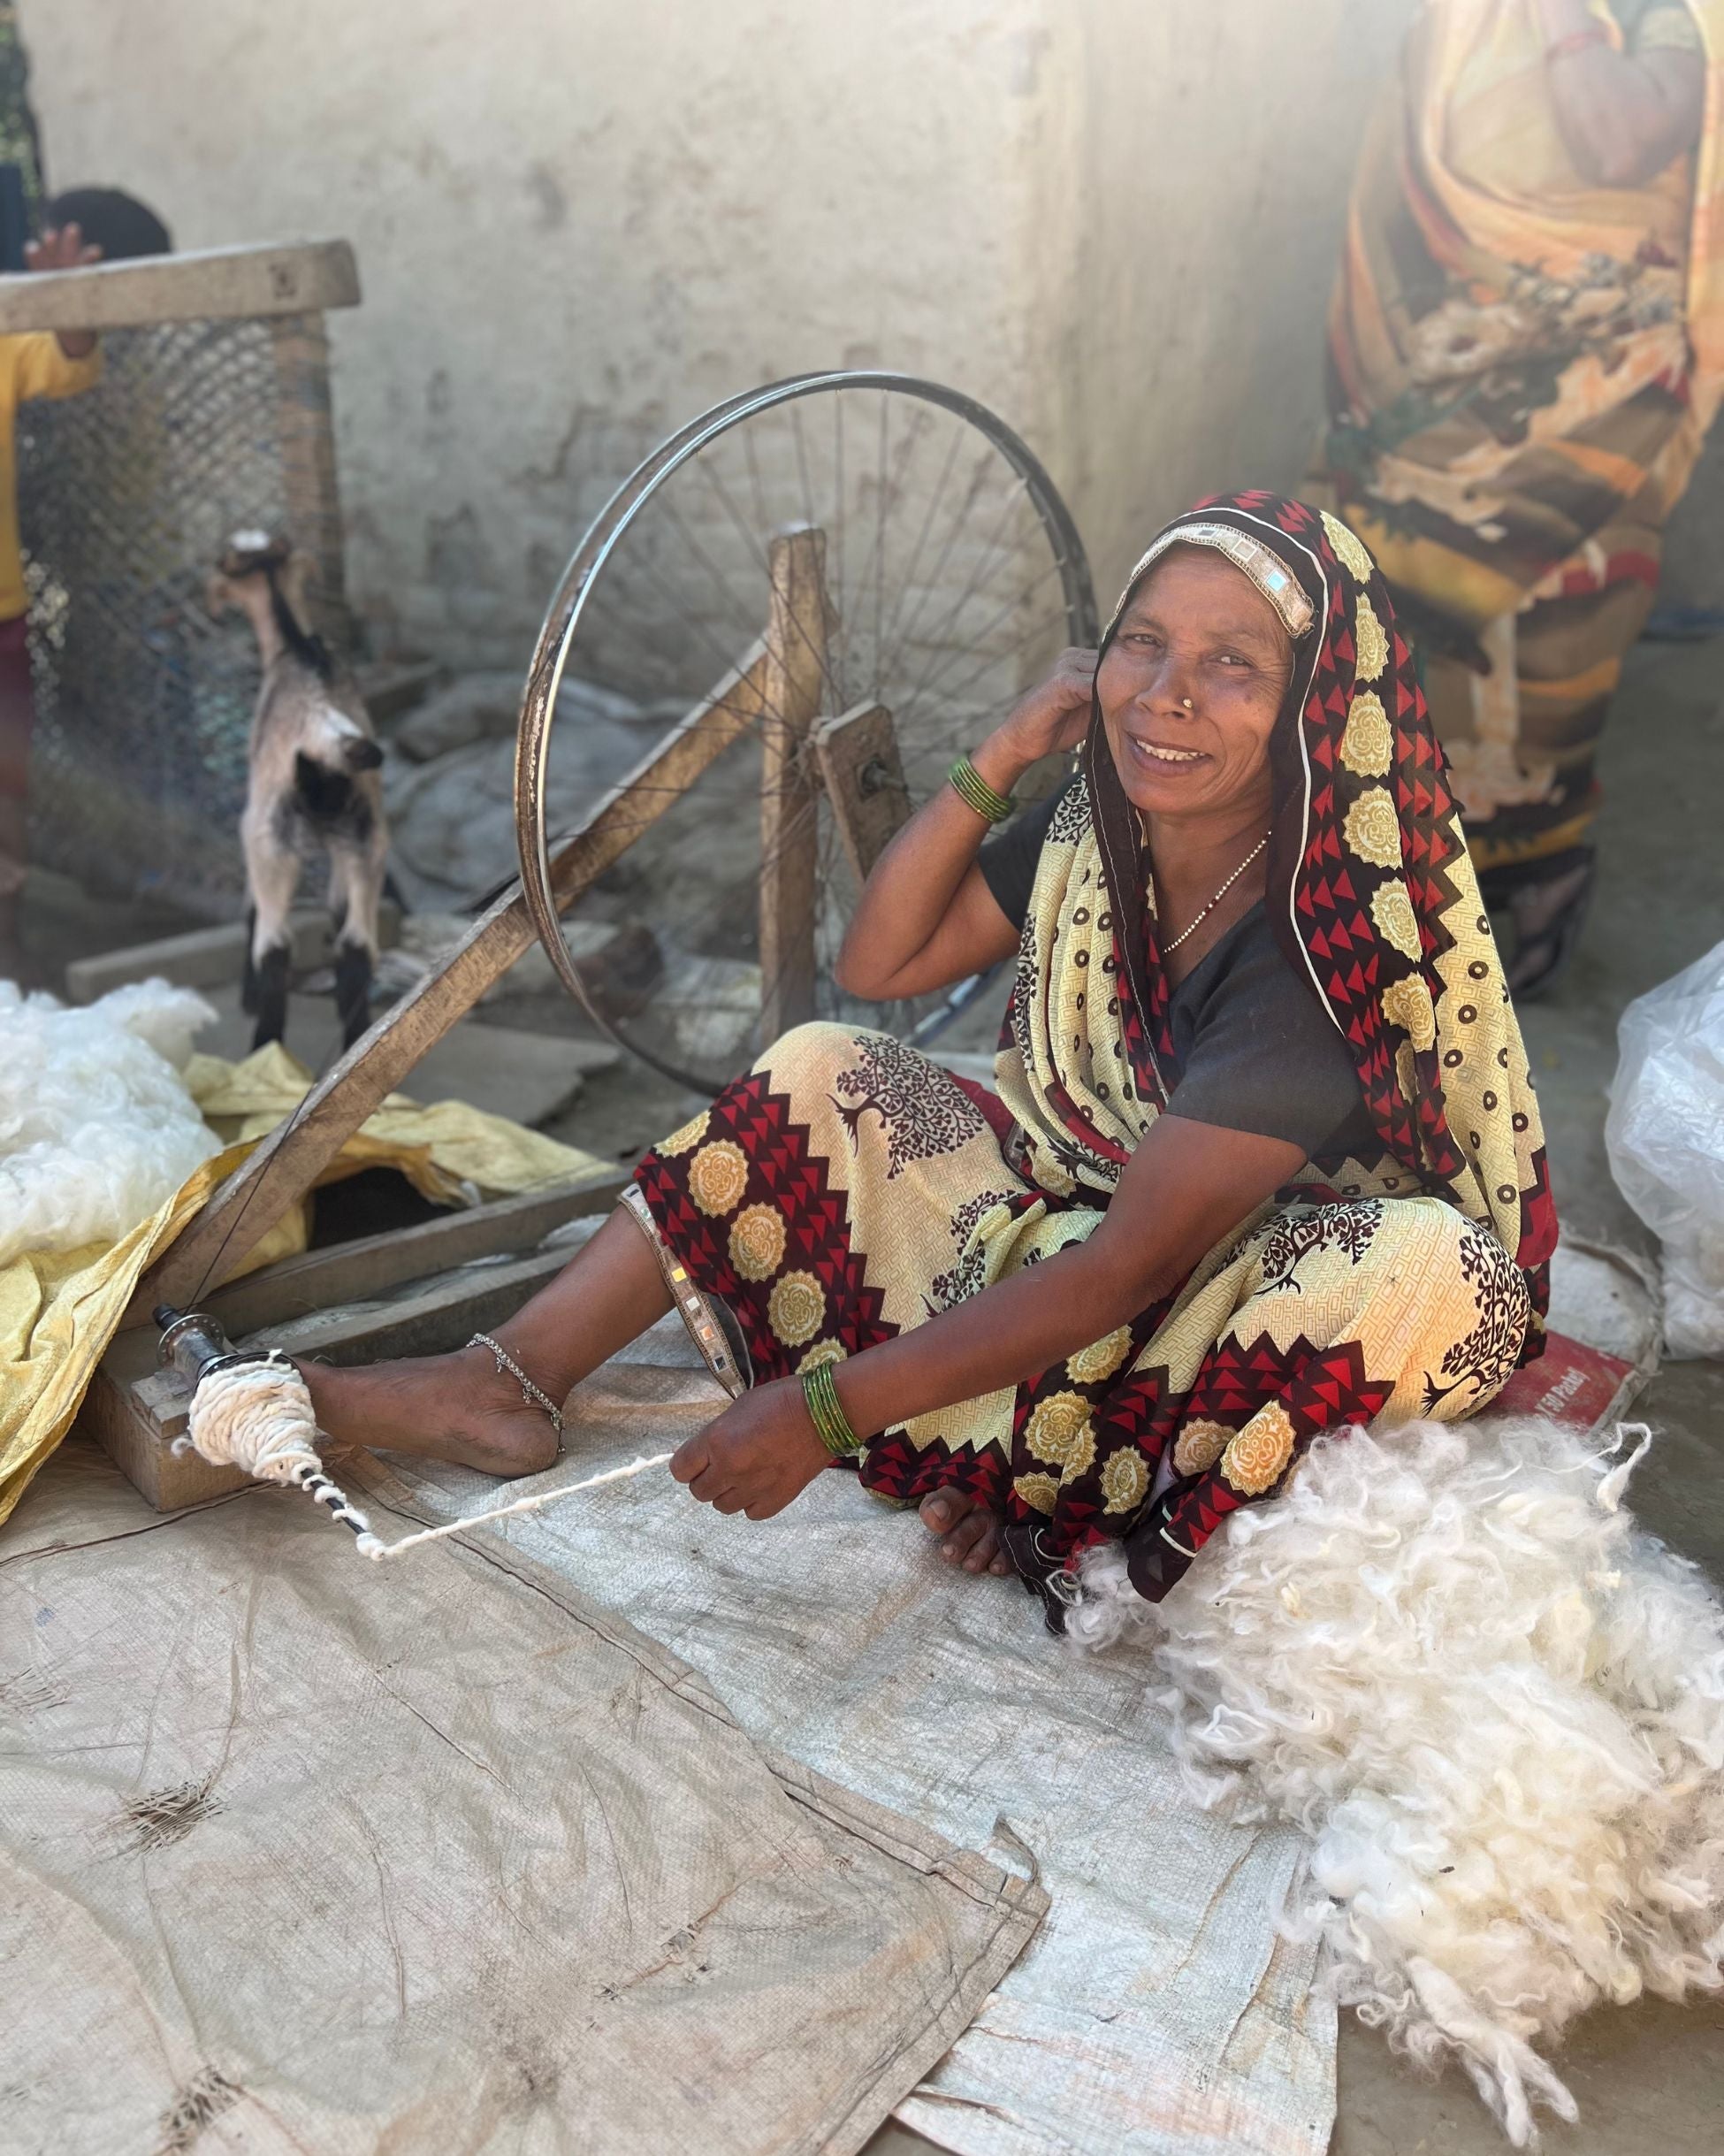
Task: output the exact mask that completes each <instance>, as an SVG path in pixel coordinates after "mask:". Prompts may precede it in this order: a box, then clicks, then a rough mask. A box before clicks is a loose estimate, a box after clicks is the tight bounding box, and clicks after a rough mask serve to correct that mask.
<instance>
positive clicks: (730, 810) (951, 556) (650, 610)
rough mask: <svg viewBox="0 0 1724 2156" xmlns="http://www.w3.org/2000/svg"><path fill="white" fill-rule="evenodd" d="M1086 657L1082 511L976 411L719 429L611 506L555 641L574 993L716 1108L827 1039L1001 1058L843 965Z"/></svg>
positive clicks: (822, 382) (907, 395)
mask: <svg viewBox="0 0 1724 2156" xmlns="http://www.w3.org/2000/svg"><path fill="white" fill-rule="evenodd" d="M1096 633H1097V631H1096V616H1095V599H1094V595H1093V593H1092V591H1091V586H1090V579H1089V570H1088V564H1087V562H1086V560H1085V557H1084V552H1083V547H1082V545H1081V542H1080V541H1079V538H1078V534H1077V531H1076V529H1075V527H1074V526H1073V524H1072V519H1071V516H1070V515H1069V513H1068V512H1067V510H1066V508H1065V506H1064V502H1062V501H1061V500H1060V498H1059V496H1058V494H1057V493H1056V492H1055V489H1054V486H1053V484H1052V482H1051V481H1050V480H1049V477H1048V475H1047V473H1046V472H1045V471H1044V470H1042V468H1041V464H1040V463H1038V462H1037V460H1036V459H1035V457H1034V455H1032V454H1031V453H1030V451H1029V450H1028V448H1027V447H1026V446H1025V444H1024V443H1023V442H1022V441H1020V440H1018V437H1017V435H1015V434H1014V433H1013V432H1011V429H1010V428H1008V427H1007V426H1005V425H1004V424H1003V423H1002V422H1001V421H1000V420H999V419H997V418H996V417H995V416H994V415H993V414H992V413H991V412H989V411H988V409H986V408H985V407H984V406H982V405H980V404H978V403H977V402H976V401H974V400H973V399H972V398H969V397H966V396H964V395H961V394H959V393H958V392H957V391H956V390H951V389H947V388H943V387H942V386H939V385H938V384H935V383H932V382H925V381H919V380H917V379H915V378H912V377H911V376H908V375H901V374H892V373H882V372H873V371H842V372H832V373H819V374H808V375H800V376H796V377H794V378H791V379H790V380H787V381H782V382H777V383H774V384H771V385H769V386H767V387H765V388H762V389H759V390H755V391H752V392H751V393H749V394H746V395H744V396H738V397H734V398H731V399H729V401H727V402H725V403H722V404H719V405H715V406H714V407H713V409H712V410H710V411H708V412H706V413H704V414H703V415H702V416H701V417H699V418H698V419H696V420H694V421H692V422H691V423H690V424H689V425H687V426H685V427H684V428H683V430H682V431H681V432H679V433H676V434H675V435H673V436H672V437H671V438H670V439H669V440H667V441H666V442H665V443H664V444H663V445H662V446H661V447H660V448H659V449H657V450H656V451H655V452H654V453H653V454H652V455H651V456H649V457H647V458H646V459H645V462H644V463H641V464H640V465H639V466H637V469H636V470H634V471H633V472H632V473H630V475H629V478H627V479H626V480H624V482H623V483H622V485H621V486H619V487H618V488H617V490H616V492H615V493H614V494H613V496H612V497H611V499H610V501H608V502H607V503H606V506H605V508H604V509H603V510H602V511H601V512H600V513H599V516H598V517H597V518H596V519H595V520H594V522H593V524H592V525H591V529H590V530H589V531H588V532H587V534H586V536H585V537H584V539H583V540H582V541H581V544H580V546H579V547H577V548H576V552H575V555H574V558H573V560H572V561H571V562H569V565H568V570H566V572H565V573H564V576H563V578H562V582H561V585H559V587H558V589H557V592H556V593H555V595H554V597H553V600H552V601H551V605H550V608H549V609H548V611H547V613H546V615H545V623H544V626H543V628H542V629H541V630H540V631H539V637H538V646H537V647H536V649H535V652H534V654H533V661H532V666H531V669H530V674H529V676H528V681H527V688H526V694H525V699H524V701H523V710H522V719H521V727H520V734H519V738H518V745H517V748H516V756H515V834H516V841H517V845H518V847H519V851H520V860H521V876H522V888H523V896H524V898H525V902H526V906H527V908H528V911H529V914H530V916H531V919H532V922H533V925H534V928H535V929H536V930H537V932H538V937H539V940H540V942H541V944H543V945H544V948H545V952H546V954H547V955H548V957H549V958H550V960H551V962H552V964H553V967H555V968H556V971H557V973H558V975H560V976H561V979H562V981H563V982H564V983H565V985H566V986H567V987H568V990H569V991H570V992H571V994H573V995H574V996H575V997H576V999H577V1000H578V1002H579V1003H580V1004H581V1005H582V1006H583V1008H584V1010H585V1011H586V1012H587V1013H588V1014H589V1015H590V1016H591V1018H592V1020H593V1021H595V1022H596V1023H597V1024H598V1025H599V1027H600V1028H602V1030H603V1031H604V1032H606V1034H607V1035H609V1036H611V1037H612V1038H613V1039H614V1040H615V1041H616V1042H618V1043H619V1044H621V1045H622V1046H623V1047H625V1048H627V1049H629V1051H632V1052H633V1053H634V1054H635V1055H637V1056H638V1057H640V1058H641V1059H643V1060H644V1061H645V1063H647V1064H649V1065H650V1066H652V1067H653V1068H654V1069H656V1070H658V1071H660V1072H661V1073H663V1074H665V1075H667V1076H668V1077H671V1078H674V1079H676V1080H679V1081H680V1082H683V1083H685V1084H688V1085H690V1086H693V1087H695V1088H697V1089H699V1090H701V1091H703V1092H706V1093H708V1094H710V1093H713V1092H716V1091H717V1090H718V1089H719V1088H720V1087H721V1086H722V1085H723V1084H725V1083H726V1082H728V1081H729V1079H730V1078H732V1077H734V1076H735V1075H736V1074H737V1073H738V1072H739V1071H741V1070H743V1069H744V1068H746V1067H747V1066H748V1064H749V1063H750V1062H751V1060H752V1059H754V1057H755V1056H756V1055H757V1054H758V1053H759V1051H760V1050H761V1048H762V1047H763V1046H765V1045H766V1044H768V1043H770V1042H771V1041H773V1040H774V1039H775V1038H776V1037H777V1036H778V1035H779V1034H780V1033H782V1032H783V1031H784V1030H785V1029H786V1028H789V1027H790V1026H793V1025H796V1024H798V1023H800V1022H802V1021H805V1020H807V1019H812V1018H834V1019H839V1020H843V1021H851V1022H855V1023H863V1024H870V1025H876V1026H881V1027H884V1028H887V1029H889V1030H890V1031H893V1032H896V1033H898V1034H900V1035H902V1036H906V1037H910V1038H917V1037H920V1038H927V1037H929V1036H931V1035H932V1034H933V1033H934V1031H936V1030H949V1029H950V1033H951V1036H952V1038H953V1039H954V1040H955V1039H956V1038H957V1036H958V1035H960V1034H962V1035H964V1036H965V1044H966V1045H973V1046H976V1047H982V1046H991V1045H992V1035H993V1032H994V1030H995V1028H996V1027H997V1024H998V1021H999V1016H1000V1013H999V1012H998V1011H997V1010H995V1009H992V1008H987V1009H985V1010H984V1009H982V1008H980V1007H978V1008H977V1010H976V1011H975V1012H974V1013H973V1016H972V1017H971V1019H970V1021H968V1023H967V1025H966V1024H965V1022H964V1021H962V1020H959V1021H958V1023H957V1026H956V1027H954V1026H953V1023H952V1021H953V1020H954V1019H955V1018H956V1017H957V1013H959V1012H961V1011H962V1010H963V1008H964V1005H965V996H964V994H963V992H962V991H960V992H959V993H958V994H957V995H956V996H946V997H938V998H934V997H929V998H919V999H917V1000H916V1001H914V1002H908V1003H898V1004H895V1005H883V1006H882V1005H875V1004H864V1003H861V1002H859V1001H858V1000H857V999H856V998H851V997H847V996H846V995H845V994H844V993H843V991H842V990H840V989H839V988H838V987H837V986H836V984H835V982H834V980H833V978H832V962H833V959H834V958H835V954H836V952H837V947H838V944H839V941H840V940H841V938H842V937H843V929H844V926H845V923H846V921H848V919H849V916H850V914H851V909H852V907H853V906H854V904H855V900H856V896H857V893H858V891H859V889H860V885H861V881H862V879H863V878H864V877H866V874H867V872H868V870H869V869H870V868H872V867H873V863H874V861H875V860H877V859H878V858H879V855H880V853H881V852H882V851H883V849H884V847H885V846H886V845H887V844H888V843H889V840H890V838H891V837H892V836H893V834H894V832H895V831H896V830H897V829H898V827H899V826H900V824H901V823H902V822H904V819H905V818H906V817H907V816H908V815H909V814H911V813H912V809H913V808H914V807H916V806H918V805H919V803H920V802H922V801H923V800H925V799H927V797H928V795H929V793H930V792H931V791H933V790H934V788H935V787H937V786H939V785H941V784H943V783H944V781H945V775H946V771H947V769H948V767H949V766H950V762H951V761H952V759H953V758H954V757H955V756H957V755H958V754H959V753H962V752H964V751H965V750H966V749H968V748H970V747H972V746H973V745H974V744H975V742H976V741H977V740H978V739H979V738H980V736H981V735H982V734H983V733H984V732H986V730H988V727H989V726H991V725H992V724H993V723H994V722H995V721H996V720H997V719H998V718H999V717H1000V716H1002V715H1003V713H1004V712H1005V710H1006V709H1007V708H1008V707H1009V706H1010V705H1011V702H1012V700H1014V698H1015V697H1017V696H1018V694H1019V693H1020V692H1022V690H1023V689H1024V688H1025V687H1026V686H1027V685H1028V684H1030V683H1031V682H1033V681H1034V680H1035V679H1037V678H1039V677H1040V676H1041V674H1042V673H1044V672H1045V671H1046V670H1047V669H1048V668H1049V666H1050V665H1051V663H1052V662H1053V661H1054V660H1055V659H1056V658H1057V655H1058V654H1059V653H1060V651H1061V650H1062V649H1063V648H1064V646H1067V645H1070V644H1081V645H1093V644H1094V643H1095V640H1096ZM1056 776H1057V771H1056V770H1055V769H1054V768H1049V769H1046V770H1040V771H1038V772H1037V773H1033V774H1031V775H1030V777H1029V779H1028V780H1027V781H1026V786H1025V788H1023V789H1022V790H1021V791H1024V792H1026V793H1027V794H1030V795H1034V793H1036V792H1038V791H1044V792H1045V791H1047V789H1048V787H1049V785H1050V784H1052V783H1053V782H1054V780H1055V778H1056ZM567 830H576V831H577V832H578V833H579V836H578V837H576V841H575V843H574V845H573V846H572V847H571V846H569V845H566V844H562V843H561V840H560V834H561V833H562V832H564V831H567ZM560 916H561V918H560ZM972 1032H973V1033H975V1034H976V1038H975V1039H974V1041H973V1042H971V1041H969V1040H968V1038H967V1036H968V1034H969V1033H972Z"/></svg>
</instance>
